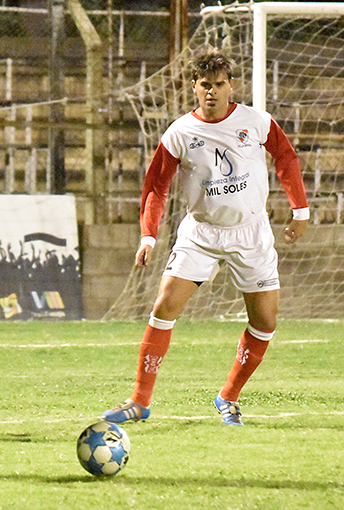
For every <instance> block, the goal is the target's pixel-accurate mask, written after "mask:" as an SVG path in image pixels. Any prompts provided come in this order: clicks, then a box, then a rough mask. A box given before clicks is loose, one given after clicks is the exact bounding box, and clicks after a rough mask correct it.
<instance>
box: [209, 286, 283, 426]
mask: <svg viewBox="0 0 344 510" xmlns="http://www.w3.org/2000/svg"><path fill="white" fill-rule="evenodd" d="M244 299H245V304H246V309H247V315H248V319H249V324H248V327H247V329H246V330H245V332H244V333H243V335H242V337H241V339H240V342H239V345H238V350H237V356H236V359H235V361H234V364H233V367H232V370H231V371H230V373H229V375H228V379H227V381H226V383H225V385H224V386H223V388H222V390H221V392H220V393H219V394H218V396H217V397H216V399H215V406H216V407H217V409H218V410H219V411H220V412H221V413H222V415H223V417H224V422H225V423H228V424H229V425H241V424H242V422H241V419H240V415H241V413H240V408H239V405H238V403H237V402H238V399H239V395H240V391H241V389H242V387H243V386H244V385H245V383H246V382H247V381H248V379H249V378H250V377H251V375H252V374H253V372H254V371H255V370H256V368H257V367H258V366H259V365H260V363H261V362H262V360H263V357H264V354H265V351H266V349H267V347H268V345H269V341H270V339H271V338H272V336H273V334H274V331H275V328H276V320H277V312H278V301H279V291H278V290H270V291H263V292H252V293H245V294H244Z"/></svg>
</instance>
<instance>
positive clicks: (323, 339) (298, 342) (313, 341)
mask: <svg viewBox="0 0 344 510" xmlns="http://www.w3.org/2000/svg"><path fill="white" fill-rule="evenodd" d="M329 342H330V340H327V339H326V338H319V339H315V338H314V339H312V340H309V339H307V340H306V339H302V340H282V341H281V342H277V343H279V344H322V343H324V344H328V343H329Z"/></svg>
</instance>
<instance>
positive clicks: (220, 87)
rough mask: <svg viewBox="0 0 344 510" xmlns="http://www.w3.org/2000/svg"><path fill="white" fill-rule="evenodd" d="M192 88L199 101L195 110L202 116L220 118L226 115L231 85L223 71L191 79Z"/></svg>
mask: <svg viewBox="0 0 344 510" xmlns="http://www.w3.org/2000/svg"><path fill="white" fill-rule="evenodd" d="M192 89H193V91H194V93H195V94H196V96H197V99H198V101H199V108H197V110H196V111H197V113H198V114H199V115H200V116H201V117H202V118H204V119H205V120H220V119H223V118H224V117H225V116H226V114H227V111H228V103H229V95H230V93H231V91H232V87H231V84H230V81H229V79H228V76H227V73H226V72H225V71H220V72H218V73H217V74H209V75H207V76H204V77H202V78H198V80H197V81H194V80H193V81H192Z"/></svg>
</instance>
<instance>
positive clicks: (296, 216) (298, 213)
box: [293, 207, 309, 221]
mask: <svg viewBox="0 0 344 510" xmlns="http://www.w3.org/2000/svg"><path fill="white" fill-rule="evenodd" d="M293 220H297V221H303V220H309V207H303V208H302V209H293Z"/></svg>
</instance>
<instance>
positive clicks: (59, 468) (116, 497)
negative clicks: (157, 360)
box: [0, 320, 344, 510]
mask: <svg viewBox="0 0 344 510" xmlns="http://www.w3.org/2000/svg"><path fill="white" fill-rule="evenodd" d="M343 326H344V322H322V321H315V320H314V321H281V322H280V324H279V328H278V331H277V333H276V335H275V337H274V340H273V341H272V342H271V345H270V347H269V349H268V351H267V353H266V356H265V360H264V362H263V364H262V365H261V366H260V367H259V369H258V370H257V372H256V373H255V374H254V376H253V377H252V378H251V380H250V381H249V383H248V384H247V385H246V387H245V388H244V390H243V392H242V395H241V400H240V403H241V408H242V412H243V421H244V422H245V426H244V427H234V428H233V427H229V426H226V425H224V424H223V423H222V421H221V417H220V416H219V415H218V414H217V412H216V410H215V409H214V407H213V399H214V397H215V395H216V394H217V392H218V390H219V388H220V387H221V386H222V384H223V382H224V381H225V379H226V377H227V373H228V370H229V369H230V366H231V364H232V362H233V359H234V356H235V351H236V345H237V342H238V339H239V336H240V335H241V332H242V331H243V329H244V327H245V325H244V324H243V323H235V322H223V323H216V322H212V321H208V322H201V323H197V322H192V323H190V322H184V321H179V322H178V323H177V324H176V326H175V330H174V333H173V340H172V344H171V348H170V350H169V352H168V354H167V356H166V358H165V360H164V363H163V365H162V368H161V371H160V373H159V377H158V382H157V385H156V389H155V393H154V402H153V405H152V414H151V417H150V418H149V420H148V421H147V422H146V423H129V424H127V425H125V426H124V428H125V430H126V431H127V433H128V435H129V437H130V440H131V443H132V452H131V458H130V460H129V462H128V464H127V466H126V467H125V469H124V470H123V471H122V472H120V473H119V474H118V475H116V476H115V477H112V478H111V477H110V478H104V479H97V478H94V477H92V476H91V475H89V474H88V473H87V472H86V471H84V470H83V469H82V467H81V466H80V464H79V462H78V460H77V457H76V440H77V437H78V436H79V434H80V433H81V432H82V430H83V429H84V428H86V426H88V425H90V424H91V423H93V422H95V421H97V416H98V415H99V414H101V412H102V411H103V410H105V409H107V408H109V407H111V406H112V405H113V404H115V403H117V402H118V401H121V400H123V399H125V398H127V397H128V396H130V394H131V390H132V387H133V381H134V378H135V372H136V362H137V356H138V349H139V342H140V339H141V336H142V334H143V331H144V329H145V324H143V323H101V322H69V323H67V322H64V323H62V322H61V323H51V322H50V323H49V322H41V323H40V322H27V323H0V335H1V342H0V356H1V358H0V359H1V365H0V366H1V368H0V370H1V389H2V392H1V395H2V401H1V405H0V446H1V447H0V509H1V510H8V509H14V510H16V509H22V508H26V509H28V510H36V509H47V510H48V509H49V510H79V509H80V510H81V509H86V510H88V509H98V508H101V509H102V510H110V509H111V510H112V509H114V508H118V509H130V508H133V509H137V510H150V509H152V510H153V509H154V510H160V509H161V510H172V509H178V510H196V509H201V510H207V509H217V508H218V509H222V510H239V509H240V510H241V509H242V510H263V509H264V510H295V509H296V510H299V509H307V510H330V509H331V510H332V509H338V510H342V509H343V508H344V454H343V445H344V437H343V436H344V380H343V373H344V349H343V346H342V342H343V330H344V329H343Z"/></svg>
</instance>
